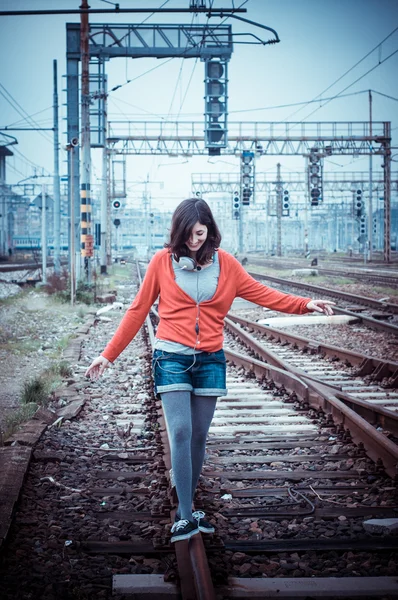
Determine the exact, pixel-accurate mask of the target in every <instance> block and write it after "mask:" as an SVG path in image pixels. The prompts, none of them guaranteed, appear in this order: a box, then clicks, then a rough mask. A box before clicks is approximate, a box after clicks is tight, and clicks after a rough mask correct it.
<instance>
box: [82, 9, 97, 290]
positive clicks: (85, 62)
mask: <svg viewBox="0 0 398 600" xmlns="http://www.w3.org/2000/svg"><path fill="white" fill-rule="evenodd" d="M80 8H81V9H82V10H88V9H89V8H90V7H89V5H88V3H87V0H82V3H81V5H80ZM80 22H81V25H80V54H81V69H82V72H81V107H82V109H81V110H82V112H81V129H82V144H81V145H82V169H81V183H80V225H81V230H80V242H81V256H82V259H83V263H82V267H83V268H84V273H85V278H86V281H87V283H90V282H91V260H90V259H91V257H92V256H93V245H94V240H93V236H92V234H91V187H90V179H91V177H90V175H91V154H90V82H89V63H90V54H89V38H88V36H89V25H88V13H87V12H82V13H81V15H80Z"/></svg>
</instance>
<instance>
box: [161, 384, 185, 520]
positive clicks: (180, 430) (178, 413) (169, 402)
mask: <svg viewBox="0 0 398 600" xmlns="http://www.w3.org/2000/svg"><path fill="white" fill-rule="evenodd" d="M160 397H161V399H162V405H163V410H164V414H165V417H166V423H167V431H168V435H169V441H170V446H171V466H172V469H173V476H174V480H175V484H176V490H177V496H178V502H179V505H178V509H177V513H178V516H179V517H180V518H181V519H188V520H189V521H192V497H191V486H192V464H191V438H192V421H191V392H188V391H175V392H164V393H161V394H160Z"/></svg>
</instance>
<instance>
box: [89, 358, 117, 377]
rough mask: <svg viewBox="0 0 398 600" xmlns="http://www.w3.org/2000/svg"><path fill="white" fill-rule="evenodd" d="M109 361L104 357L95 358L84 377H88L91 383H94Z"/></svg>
mask: <svg viewBox="0 0 398 600" xmlns="http://www.w3.org/2000/svg"><path fill="white" fill-rule="evenodd" d="M110 364H111V363H110V361H109V360H108V359H107V358H105V356H97V358H95V359H94V360H93V362H92V363H91V365H90V366H89V368H88V369H87V371H86V373H85V375H86V377H90V379H91V381H95V380H96V379H98V378H99V377H101V375H102V373H103V372H104V371H105V369H107V368H108V367H109V365H110Z"/></svg>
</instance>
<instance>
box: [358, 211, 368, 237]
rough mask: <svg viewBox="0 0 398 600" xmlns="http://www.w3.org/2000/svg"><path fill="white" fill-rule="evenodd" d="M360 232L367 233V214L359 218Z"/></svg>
mask: <svg viewBox="0 0 398 600" xmlns="http://www.w3.org/2000/svg"><path fill="white" fill-rule="evenodd" d="M359 233H360V234H365V233H366V216H365V215H361V217H360V219H359Z"/></svg>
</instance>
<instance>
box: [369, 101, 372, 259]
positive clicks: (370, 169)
mask: <svg viewBox="0 0 398 600" xmlns="http://www.w3.org/2000/svg"><path fill="white" fill-rule="evenodd" d="M369 137H370V138H372V91H371V90H369ZM372 151H373V146H372V139H371V140H370V154H369V203H368V210H369V213H368V259H369V261H371V260H372V255H373V202H372V200H373V199H372V191H373V190H372V188H373V154H372Z"/></svg>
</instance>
